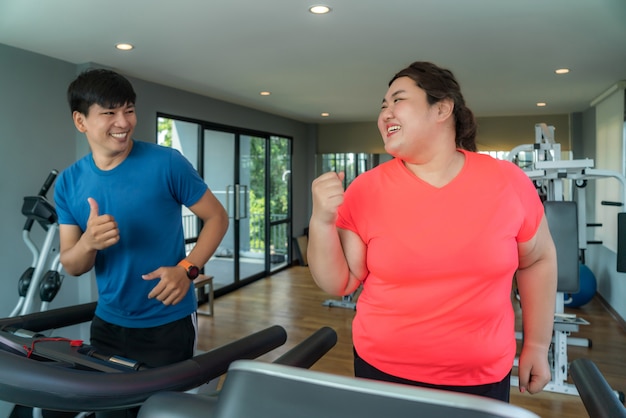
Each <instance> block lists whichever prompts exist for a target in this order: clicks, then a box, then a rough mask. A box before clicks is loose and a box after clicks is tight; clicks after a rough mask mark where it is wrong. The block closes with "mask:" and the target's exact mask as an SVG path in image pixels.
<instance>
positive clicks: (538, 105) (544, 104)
mask: <svg viewBox="0 0 626 418" xmlns="http://www.w3.org/2000/svg"><path fill="white" fill-rule="evenodd" d="M546 106H547V103H546V102H538V103H537V107H546Z"/></svg>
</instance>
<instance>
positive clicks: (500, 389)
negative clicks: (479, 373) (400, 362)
mask: <svg viewBox="0 0 626 418" xmlns="http://www.w3.org/2000/svg"><path fill="white" fill-rule="evenodd" d="M354 375H355V376H356V377H362V378H365V379H373V380H382V381H385V382H394V383H402V384H405V385H412V386H420V387H424V388H431V389H440V390H448V391H451V392H460V393H467V394H471V395H479V396H484V397H487V398H492V399H497V400H499V401H504V402H509V398H510V393H511V372H509V374H507V375H506V377H505V378H504V379H502V380H501V381H500V382H496V383H490V384H486V385H476V386H444V385H433V384H430V383H423V382H416V381H413V380H408V379H403V378H401V377H396V376H393V375H390V374H387V373H385V372H383V371H380V370H378V369H377V368H376V367H374V366H372V365H371V364H369V363H367V362H366V361H365V360H363V359H362V358H361V357H359V355H358V353H357V352H356V350H354Z"/></svg>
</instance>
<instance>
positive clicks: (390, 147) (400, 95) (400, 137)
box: [378, 77, 438, 159]
mask: <svg viewBox="0 0 626 418" xmlns="http://www.w3.org/2000/svg"><path fill="white" fill-rule="evenodd" d="M437 109H438V106H437V104H435V105H430V104H428V102H427V100H426V92H425V91H424V90H422V89H421V88H419V87H418V86H417V84H416V83H415V81H413V80H412V79H411V78H409V77H400V78H397V79H396V80H394V82H393V83H392V84H391V86H389V89H388V90H387V93H386V94H385V97H384V98H383V103H382V107H381V110H380V114H379V115H378V130H379V131H380V134H381V136H382V138H383V142H384V143H385V150H386V151H387V152H388V153H389V154H391V155H393V156H394V157H399V158H403V159H404V158H406V157H407V156H411V155H415V153H416V152H419V151H420V150H421V149H423V148H424V147H426V146H428V145H429V143H432V141H433V140H434V135H435V131H434V128H435V126H436V124H437V118H438V110H437Z"/></svg>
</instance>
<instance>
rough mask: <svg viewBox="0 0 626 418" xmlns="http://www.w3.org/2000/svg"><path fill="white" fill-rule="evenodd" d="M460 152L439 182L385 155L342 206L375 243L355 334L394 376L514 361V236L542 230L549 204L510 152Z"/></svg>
mask: <svg viewBox="0 0 626 418" xmlns="http://www.w3.org/2000/svg"><path fill="white" fill-rule="evenodd" d="M464 154H465V165H464V167H463V169H462V170H461V172H460V173H459V174H458V175H457V177H456V178H454V179H453V180H452V181H451V182H450V183H448V184H447V185H446V186H444V187H442V188H436V187H433V186H431V185H430V184H428V183H426V182H424V181H422V180H420V179H419V178H417V177H416V176H415V175H413V174H412V173H411V172H410V171H409V170H408V169H407V168H406V167H405V166H404V164H403V163H402V161H401V160H399V159H394V160H391V161H389V162H386V163H384V164H381V165H380V166H378V167H376V168H374V169H372V170H370V171H367V172H365V173H363V174H361V175H360V176H359V177H357V178H356V179H355V180H354V181H353V182H352V184H351V185H350V186H349V187H348V189H347V190H346V193H345V199H344V203H343V205H342V206H341V207H340V209H339V218H338V220H337V226H338V227H339V228H343V229H348V230H351V231H353V232H355V233H356V234H358V235H359V236H360V237H361V239H362V240H363V242H364V243H365V244H366V246H367V258H366V262H367V268H368V271H369V272H368V275H367V277H366V278H365V280H364V281H363V289H362V292H361V295H360V296H359V299H358V301H357V310H356V316H355V318H354V322H353V331H352V332H353V342H354V346H355V348H356V350H357V352H358V353H359V356H361V357H362V358H363V359H364V360H365V361H367V362H368V363H370V364H371V365H373V366H374V367H376V368H378V369H380V370H382V371H383V372H386V373H388V374H392V375H394V376H399V377H402V378H405V379H410V380H416V381H420V382H425V383H431V384H438V385H455V386H469V385H481V384H488V383H495V382H498V381H500V380H502V379H503V378H504V377H505V376H506V374H507V373H508V372H509V371H510V370H511V368H512V366H513V360H514V358H515V351H516V342H515V329H514V321H515V318H514V312H513V307H512V305H511V300H510V292H511V284H512V279H513V275H514V273H515V270H516V269H517V267H518V252H517V245H518V243H520V242H525V241H528V240H529V239H530V238H532V237H533V236H534V234H535V233H536V231H537V228H538V226H539V223H540V221H541V218H542V217H543V205H542V204H541V201H540V199H539V196H538V194H537V192H536V189H535V187H534V185H533V183H532V182H531V180H530V179H529V178H528V176H527V175H526V174H525V173H524V172H523V171H522V170H521V169H520V168H518V167H517V166H515V165H514V164H512V163H510V162H508V161H501V160H496V159H494V158H492V157H490V156H487V155H483V154H478V153H473V152H464Z"/></svg>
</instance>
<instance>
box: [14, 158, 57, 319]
mask: <svg viewBox="0 0 626 418" xmlns="http://www.w3.org/2000/svg"><path fill="white" fill-rule="evenodd" d="M57 175H58V171H57V170H52V171H51V172H50V174H49V175H48V177H47V178H46V181H45V182H44V184H43V186H42V187H41V189H40V190H39V193H38V194H37V195H36V196H26V197H25V198H24V202H23V204H22V214H23V215H24V216H26V223H25V224H24V228H23V230H22V239H23V240H24V243H25V244H26V246H27V247H28V249H29V250H30V252H31V253H32V256H33V260H32V263H31V265H30V266H29V267H28V268H27V269H26V270H25V271H24V273H23V274H22V276H21V277H20V279H19V282H18V293H19V299H18V302H17V305H16V306H15V308H14V309H13V311H12V312H11V313H10V315H9V316H16V315H25V314H28V313H31V312H36V311H37V310H39V311H45V310H47V309H48V305H49V303H50V302H52V300H53V299H54V297H55V296H56V295H57V293H58V291H59V289H60V288H61V283H62V281H63V276H62V275H61V274H60V262H59V260H60V254H59V253H58V248H57V246H58V243H57V237H58V230H59V225H58V223H57V214H56V210H55V208H54V206H53V205H52V204H51V203H50V202H49V201H48V199H47V198H46V194H47V193H48V190H49V189H50V187H51V186H52V184H53V183H54V180H55V179H56V177H57ZM35 222H36V223H37V224H38V225H39V226H41V228H42V229H43V230H44V231H45V237H44V240H43V243H42V245H41V248H39V247H38V246H37V245H36V244H35V242H34V240H33V239H32V237H31V233H32V228H33V225H34V224H35ZM37 303H39V306H37Z"/></svg>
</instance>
